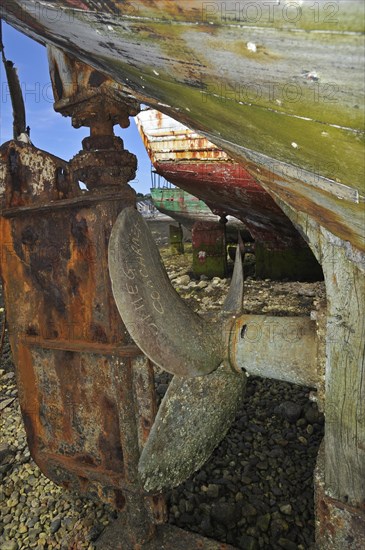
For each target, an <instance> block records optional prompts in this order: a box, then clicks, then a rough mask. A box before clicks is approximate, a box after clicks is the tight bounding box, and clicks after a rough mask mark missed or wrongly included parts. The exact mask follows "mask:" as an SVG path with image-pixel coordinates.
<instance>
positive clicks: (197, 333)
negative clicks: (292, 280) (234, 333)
mask: <svg viewBox="0 0 365 550" xmlns="http://www.w3.org/2000/svg"><path fill="white" fill-rule="evenodd" d="M239 248H240V246H238V247H237V254H236V262H235V270H234V274H233V278H232V282H233V289H231V291H230V292H229V293H228V296H227V299H226V302H225V304H224V306H223V314H224V315H226V316H227V315H228V314H230V315H233V314H234V313H240V311H241V307H242V288H241V287H242V286H243V274H242V265H241V254H240V250H239ZM109 273H110V278H111V281H112V289H113V294H114V298H115V301H116V304H117V307H118V310H119V313H120V315H121V317H122V319H123V322H124V323H125V325H126V327H127V329H128V331H129V333H130V335H131V336H132V338H133V339H134V341H135V342H136V344H137V345H138V346H139V347H140V348H141V350H142V351H143V352H144V353H145V354H146V355H147V357H149V358H150V359H151V360H152V361H153V362H154V363H155V364H157V365H158V366H160V367H161V368H162V369H164V370H166V371H168V372H170V373H172V374H174V375H175V376H174V378H173V380H172V382H171V383H170V385H169V388H168V390H167V392H166V394H165V397H164V399H163V401H162V403H161V406H160V409H159V411H158V414H157V416H156V419H155V422H154V425H153V427H152V430H151V432H150V435H149V438H148V440H147V443H146V445H145V447H144V449H143V451H142V454H141V457H140V461H139V473H140V476H141V478H142V481H143V483H144V487H145V489H146V490H148V491H160V490H162V489H165V488H169V487H174V486H176V485H178V484H180V483H181V482H182V481H184V480H185V479H186V478H187V477H189V476H190V475H191V474H192V473H193V472H194V471H196V470H197V469H198V468H199V467H200V466H202V465H203V464H204V462H205V461H206V460H207V459H208V458H209V456H210V455H211V453H212V452H213V450H214V448H215V447H216V446H217V445H218V443H219V442H220V441H221V440H222V439H223V438H224V436H225V434H226V433H227V431H228V429H229V427H230V425H231V423H232V421H233V420H234V417H235V414H236V410H237V408H238V406H239V404H240V402H241V399H242V397H243V392H244V389H245V385H246V376H245V375H244V374H243V373H239V372H237V371H235V370H233V369H232V368H231V367H230V366H229V365H228V364H226V363H225V362H224V361H223V360H224V357H225V348H226V341H225V337H226V336H227V335H226V333H227V330H226V329H225V327H226V326H227V327H228V325H229V323H228V324H227V320H226V319H225V318H224V316H222V319H221V321H220V322H218V323H216V324H213V323H208V322H207V321H205V320H204V319H202V318H201V317H200V316H199V315H197V314H196V313H194V312H193V311H192V310H191V309H190V308H189V307H188V306H187V304H185V302H184V301H183V300H182V299H181V298H180V296H179V295H178V294H177V292H176V291H175V290H174V288H173V287H172V285H171V283H170V281H169V279H168V276H167V273H166V271H165V268H164V266H163V264H162V261H161V258H160V254H159V251H158V248H157V246H156V244H155V242H154V239H153V237H152V235H151V232H150V230H149V228H148V226H147V223H146V222H145V220H144V219H143V218H142V216H141V215H140V214H139V213H138V212H137V211H136V210H135V209H134V208H125V209H124V210H122V212H121V213H120V214H119V216H118V219H117V221H116V223H115V225H114V227H113V230H112V233H111V237H110V241H109Z"/></svg>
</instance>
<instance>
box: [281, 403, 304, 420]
mask: <svg viewBox="0 0 365 550" xmlns="http://www.w3.org/2000/svg"><path fill="white" fill-rule="evenodd" d="M278 412H279V414H281V416H283V418H285V419H286V420H287V421H288V422H290V424H295V423H296V421H297V420H298V419H299V417H300V415H301V413H302V407H301V406H300V405H299V404H298V403H293V402H292V401H284V402H283V403H281V404H280V405H279V406H278Z"/></svg>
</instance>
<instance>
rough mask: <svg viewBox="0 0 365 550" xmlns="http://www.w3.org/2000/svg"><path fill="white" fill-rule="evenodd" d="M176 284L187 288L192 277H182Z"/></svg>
mask: <svg viewBox="0 0 365 550" xmlns="http://www.w3.org/2000/svg"><path fill="white" fill-rule="evenodd" d="M174 283H175V284H176V285H177V286H186V285H188V284H189V283H190V277H189V275H181V276H180V277H177V278H176V279H175V281H174Z"/></svg>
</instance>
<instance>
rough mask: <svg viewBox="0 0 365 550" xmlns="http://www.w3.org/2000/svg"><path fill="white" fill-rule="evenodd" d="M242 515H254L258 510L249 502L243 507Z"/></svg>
mask: <svg viewBox="0 0 365 550" xmlns="http://www.w3.org/2000/svg"><path fill="white" fill-rule="evenodd" d="M242 515H243V516H245V517H253V516H256V515H257V510H256V508H254V506H252V504H250V503H249V502H248V503H247V504H245V505H244V506H243V507H242Z"/></svg>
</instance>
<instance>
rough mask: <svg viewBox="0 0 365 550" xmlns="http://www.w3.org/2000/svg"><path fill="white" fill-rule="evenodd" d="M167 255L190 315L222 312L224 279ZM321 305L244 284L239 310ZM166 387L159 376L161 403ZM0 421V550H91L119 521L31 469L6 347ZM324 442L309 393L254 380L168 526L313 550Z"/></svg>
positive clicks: (311, 293) (315, 292) (300, 295)
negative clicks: (194, 272)
mask: <svg viewBox="0 0 365 550" xmlns="http://www.w3.org/2000/svg"><path fill="white" fill-rule="evenodd" d="M187 248H189V247H187ZM163 255H164V260H165V263H166V265H167V267H168V271H169V275H170V278H171V279H172V281H173V284H174V286H175V287H176V288H177V289H178V291H179V292H180V294H181V295H182V296H183V297H184V298H185V299H186V300H187V301H188V302H189V304H190V305H191V307H193V308H194V309H195V310H196V311H199V312H200V313H202V314H203V315H205V314H207V315H208V314H212V313H213V314H214V312H216V311H218V310H219V308H220V306H221V304H222V302H223V300H224V296H225V294H226V292H227V290H228V286H229V279H218V278H214V279H213V280H212V281H209V280H204V278H203V280H194V279H193V278H192V277H191V273H190V272H189V268H190V265H191V256H190V255H189V254H186V255H185V256H173V257H171V256H169V254H168V252H167V251H166V250H165V251H164V254H163ZM252 263H253V262H252V258H250V257H248V258H247V262H246V270H245V271H246V273H252ZM324 295H325V290H324V283H321V282H319V283H289V282H272V281H269V280H265V281H256V280H254V279H253V278H251V277H248V279H247V280H246V282H245V302H244V307H245V312H250V313H270V314H275V315H284V314H290V315H303V314H309V312H310V310H311V309H313V308H314V307H315V305H316V302H319V301H322V300H323V299H324ZM0 310H1V311H0V318H1V320H2V318H3V311H2V308H1V307H0ZM169 380H170V377H169V375H167V374H165V373H158V375H157V377H156V387H157V395H158V397H159V398H161V397H162V396H163V395H164V393H165V391H166V389H167V386H168V383H169ZM0 411H1V426H0V428H1V436H2V443H0V475H1V479H2V486H1V488H0V550H26V549H29V548H36V549H44V548H49V549H51V548H52V549H53V548H54V549H58V548H59V549H63V550H71V549H72V550H77V549H79V548H80V549H81V548H88V549H93V548H95V545H94V541H96V540H97V538H98V536H99V534H100V533H101V532H102V530H103V529H104V528H105V526H106V525H107V524H108V523H109V522H110V521H111V520H112V519H113V518H114V517H115V513H114V512H113V510H112V509H111V508H109V507H108V506H106V505H102V504H98V503H95V502H91V501H90V500H88V499H85V498H81V497H79V496H78V495H75V494H73V493H70V492H68V491H65V490H63V489H61V488H59V487H57V486H56V485H55V484H54V483H52V482H51V481H49V480H48V479H47V478H45V477H44V476H43V475H42V473H41V472H40V471H39V469H38V468H37V466H36V465H35V463H34V462H33V461H32V459H31V457H30V456H29V451H28V449H27V445H26V439H25V432H24V428H23V425H22V422H21V417H20V411H19V405H18V399H17V390H16V386H15V380H14V368H13V364H12V361H11V352H10V349H9V345H8V342H7V340H6V341H5V346H4V350H3V356H2V360H1V369H0ZM322 436H323V417H322V415H321V414H320V413H319V412H318V410H317V407H316V405H315V403H313V402H311V401H310V400H309V389H308V388H298V387H296V386H293V385H290V384H286V383H282V382H276V381H270V380H260V379H258V378H254V377H250V378H249V380H248V385H247V392H246V397H245V401H244V403H243V406H242V408H241V410H240V412H239V414H238V416H237V420H236V422H235V423H234V425H233V426H232V428H231V430H230V431H229V433H228V435H227V437H226V438H225V439H224V441H223V442H222V443H221V445H220V446H219V447H218V448H217V449H216V451H215V452H214V453H213V455H212V457H211V458H210V460H209V461H208V462H207V463H206V464H205V466H204V467H203V468H202V469H201V470H199V471H198V472H197V473H196V474H195V475H194V476H193V477H192V478H191V479H190V480H188V481H187V482H186V483H184V484H182V485H181V486H180V487H178V488H176V489H174V490H173V491H171V492H170V493H169V495H168V503H169V512H170V517H169V521H170V522H171V523H173V524H176V525H178V526H180V527H183V528H185V529H189V530H192V531H196V532H198V533H201V534H203V535H205V536H208V537H212V538H215V539H217V540H219V541H222V542H228V543H230V544H232V545H234V546H236V547H237V548H241V549H244V550H254V549H259V548H263V549H276V548H278V549H281V548H284V549H288V550H292V549H293V550H294V549H307V548H311V547H312V545H313V539H314V518H313V488H312V486H313V468H314V464H315V458H316V454H317V451H318V446H319V444H320V441H321V438H322Z"/></svg>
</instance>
